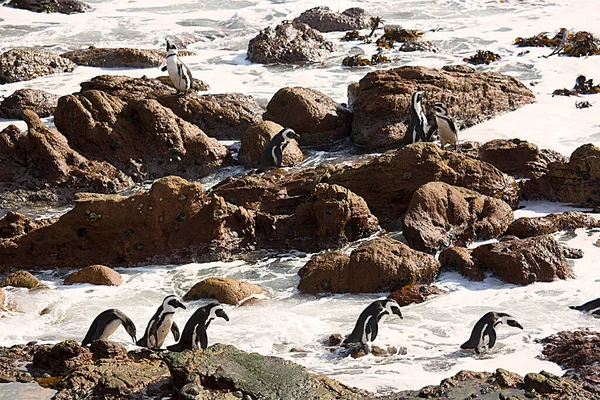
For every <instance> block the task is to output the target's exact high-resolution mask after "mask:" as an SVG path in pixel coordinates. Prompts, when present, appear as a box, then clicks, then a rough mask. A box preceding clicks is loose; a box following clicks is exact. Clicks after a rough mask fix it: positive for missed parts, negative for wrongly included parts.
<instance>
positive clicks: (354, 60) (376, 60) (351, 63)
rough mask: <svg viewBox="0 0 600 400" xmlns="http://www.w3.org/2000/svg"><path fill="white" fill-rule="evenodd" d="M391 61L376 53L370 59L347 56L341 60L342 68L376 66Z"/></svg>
mask: <svg viewBox="0 0 600 400" xmlns="http://www.w3.org/2000/svg"><path fill="white" fill-rule="evenodd" d="M389 62H391V60H390V59H389V58H387V57H386V56H384V55H383V54H381V53H376V54H373V55H372V56H371V59H370V60H369V59H368V58H364V57H361V56H348V57H346V58H344V59H343V60H342V66H344V67H365V66H369V65H377V64H382V63H389Z"/></svg>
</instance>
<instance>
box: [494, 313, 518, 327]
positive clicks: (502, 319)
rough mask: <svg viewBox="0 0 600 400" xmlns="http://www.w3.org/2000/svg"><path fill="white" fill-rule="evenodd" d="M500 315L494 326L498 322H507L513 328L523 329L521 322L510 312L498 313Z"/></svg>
mask: <svg viewBox="0 0 600 400" xmlns="http://www.w3.org/2000/svg"><path fill="white" fill-rule="evenodd" d="M498 317H500V318H499V319H498V322H496V324H494V326H496V325H497V324H501V323H505V324H506V325H508V326H512V327H513V328H519V329H523V327H522V326H521V324H519V322H518V321H517V320H516V319H515V317H513V316H512V315H510V314H506V313H498Z"/></svg>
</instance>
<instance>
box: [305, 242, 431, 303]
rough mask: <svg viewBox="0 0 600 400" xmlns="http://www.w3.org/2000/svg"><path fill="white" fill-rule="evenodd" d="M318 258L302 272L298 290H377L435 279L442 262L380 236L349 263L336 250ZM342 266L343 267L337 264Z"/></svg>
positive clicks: (313, 291)
mask: <svg viewBox="0 0 600 400" xmlns="http://www.w3.org/2000/svg"><path fill="white" fill-rule="evenodd" d="M322 259H323V260H324V261H325V262H324V263H323V264H322V263H320V262H319V259H317V258H314V259H313V260H311V261H310V262H309V263H307V264H306V265H305V266H304V267H303V268H302V269H301V270H300V271H299V272H298V274H299V275H300V284H299V285H298V290H300V291H301V292H305V293H320V292H332V293H377V292H386V291H395V290H398V289H400V288H401V287H403V286H405V285H411V284H415V283H431V282H432V281H433V278H434V277H435V275H436V274H437V271H438V268H439V265H438V262H437V261H436V260H435V258H433V257H432V256H430V255H428V254H425V253H421V252H418V251H415V250H412V249H410V248H409V247H408V246H406V245H405V244H403V243H401V242H398V241H395V240H393V239H390V238H386V237H383V238H377V239H374V240H371V241H369V242H366V243H364V244H362V245H361V246H359V247H358V248H357V249H356V250H354V251H353V252H352V254H351V255H350V259H349V261H348V262H347V264H345V265H343V257H342V256H340V255H339V254H336V255H335V256H334V258H333V261H334V262H333V263H332V262H331V261H332V259H331V258H330V257H324V258H322ZM338 266H341V268H340V269H337V268H336V267H338Z"/></svg>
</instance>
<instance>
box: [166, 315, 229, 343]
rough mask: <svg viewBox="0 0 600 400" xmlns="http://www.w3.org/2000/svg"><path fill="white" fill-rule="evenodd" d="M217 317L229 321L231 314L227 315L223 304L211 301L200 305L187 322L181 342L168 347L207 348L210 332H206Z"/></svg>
mask: <svg viewBox="0 0 600 400" xmlns="http://www.w3.org/2000/svg"><path fill="white" fill-rule="evenodd" d="M217 317H220V318H223V319H224V320H225V321H229V316H227V314H226V313H225V310H224V309H223V306H222V305H221V304H219V303H211V304H208V305H206V306H204V307H200V308H199V309H197V310H196V311H195V312H194V314H192V316H191V317H190V319H188V321H187V322H186V324H185V327H184V328H183V333H182V334H181V339H180V340H179V342H178V343H177V344H174V345H171V346H167V349H168V350H170V351H183V350H195V349H205V348H207V347H208V334H207V333H206V330H207V329H208V326H209V325H210V323H211V322H212V320H214V319H215V318H217Z"/></svg>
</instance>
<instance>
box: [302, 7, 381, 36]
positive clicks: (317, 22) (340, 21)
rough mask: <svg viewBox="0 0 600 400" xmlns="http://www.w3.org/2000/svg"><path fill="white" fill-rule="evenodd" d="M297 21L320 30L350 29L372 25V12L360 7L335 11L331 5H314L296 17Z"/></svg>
mask: <svg viewBox="0 0 600 400" xmlns="http://www.w3.org/2000/svg"><path fill="white" fill-rule="evenodd" d="M294 22H295V23H303V24H306V25H308V26H310V27H311V28H313V29H316V30H318V31H320V32H332V31H349V30H353V29H365V28H368V27H369V26H370V22H371V14H369V12H367V11H366V10H364V9H362V8H360V7H354V8H349V9H347V10H345V11H342V12H341V13H340V12H335V11H332V10H331V9H330V8H329V7H314V8H311V9H310V10H306V11H304V12H303V13H302V14H300V16H299V17H296V18H294Z"/></svg>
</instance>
